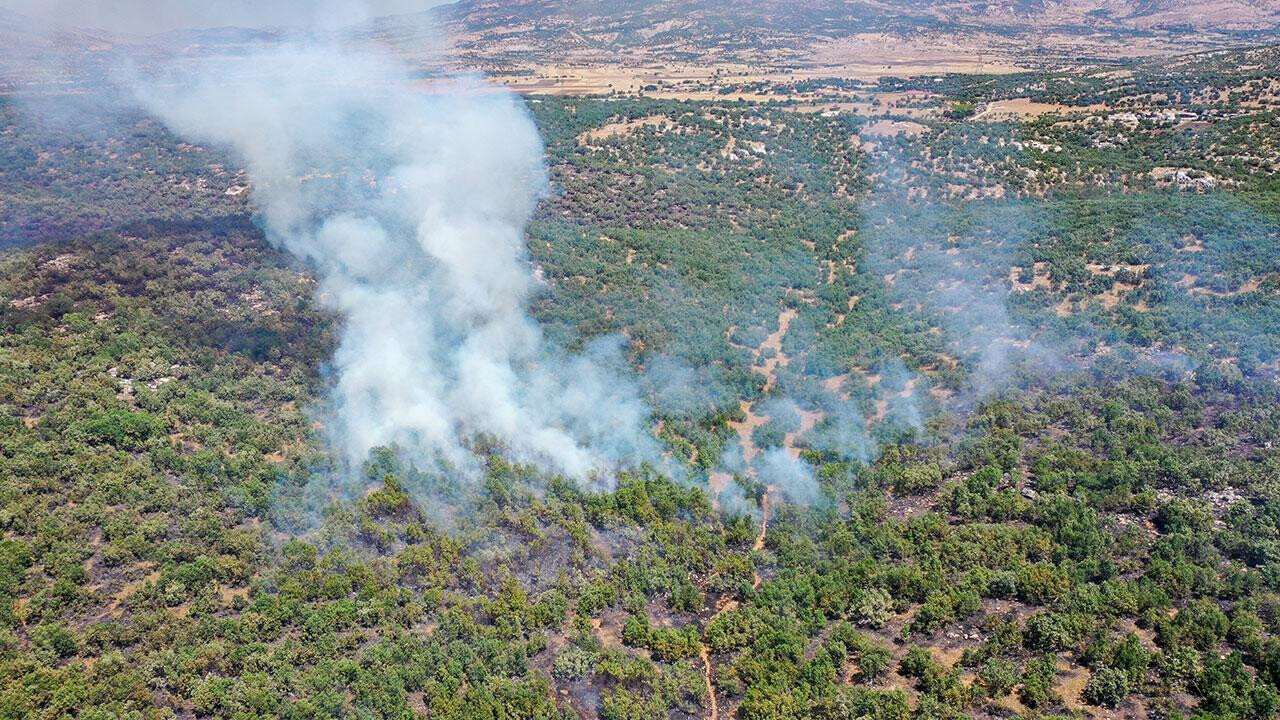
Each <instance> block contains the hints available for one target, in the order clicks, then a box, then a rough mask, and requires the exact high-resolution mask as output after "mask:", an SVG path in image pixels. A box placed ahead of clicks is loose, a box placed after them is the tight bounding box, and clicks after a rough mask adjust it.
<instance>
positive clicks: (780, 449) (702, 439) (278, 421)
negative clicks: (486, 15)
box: [0, 49, 1280, 720]
mask: <svg viewBox="0 0 1280 720" xmlns="http://www.w3.org/2000/svg"><path fill="white" fill-rule="evenodd" d="M1272 50H1273V49H1266V50H1250V51H1244V52H1242V54H1240V55H1230V56H1226V57H1224V56H1221V55H1211V56H1209V57H1204V58H1201V57H1195V56H1192V57H1189V58H1186V59H1182V60H1180V61H1179V62H1174V63H1164V64H1156V63H1146V64H1143V63H1139V64H1138V65H1137V66H1135V68H1134V69H1133V70H1132V72H1133V75H1132V76H1131V77H1130V78H1129V79H1128V80H1126V81H1125V82H1124V83H1122V84H1120V85H1117V86H1115V87H1111V86H1107V85H1106V82H1104V81H1103V80H1101V79H1098V78H1093V79H1092V80H1089V81H1088V82H1085V81H1084V80H1080V81H1079V82H1075V83H1065V82H1064V79H1066V75H1065V71H1063V72H1056V71H1045V72H1044V73H1043V74H1039V75H1033V76H1022V75H1012V76H1004V77H1000V78H985V77H982V76H967V77H953V78H948V79H947V80H946V82H943V83H934V82H931V83H930V84H929V85H928V92H929V93H930V96H929V98H928V99H926V100H925V101H923V102H924V103H926V104H927V103H934V104H936V105H937V107H939V108H944V109H946V111H940V112H938V113H937V114H936V115H935V116H933V117H930V118H920V117H918V116H915V115H913V116H910V117H909V118H908V116H905V115H904V116H902V117H898V118H897V119H898V120H901V121H906V120H908V119H909V120H910V121H911V122H913V123H916V124H919V125H920V126H921V127H922V128H923V130H922V131H920V132H918V133H907V132H900V133H896V134H886V133H884V132H881V131H878V130H877V128H876V127H875V125H876V123H877V120H876V119H874V118H871V117H868V116H866V115H865V114H858V113H851V112H836V113H826V112H801V111H798V110H797V108H796V107H794V106H789V105H787V104H785V103H769V104H753V103H746V102H738V101H717V100H696V101H695V100H687V101H686V100H657V99H647V98H627V99H622V98H617V97H555V96H543V97H536V98H532V97H531V98H526V99H525V100H524V102H525V103H526V105H527V107H528V110H529V112H530V113H531V114H532V116H533V118H534V120H535V122H536V123H537V126H538V129H539V130H540V132H541V133H542V137H543V140H544V142H545V144H546V164H547V167H548V171H549V175H550V183H551V190H550V192H549V193H548V195H547V197H546V198H545V199H544V200H543V201H542V203H541V205H540V206H539V207H538V209H537V211H536V213H535V216H534V219H533V221H532V223H531V224H530V226H529V228H528V230H527V236H526V245H527V250H528V254H529V261H530V264H531V271H532V272H535V273H536V274H537V275H538V276H539V277H540V278H542V279H543V288H542V290H541V291H540V292H538V293H537V294H536V295H535V296H534V298H533V301H532V303H531V307H530V311H531V312H532V314H533V315H534V317H536V318H537V320H538V323H539V326H540V327H541V328H542V329H543V331H545V332H546V334H547V335H548V337H549V338H551V339H553V340H554V341H555V342H556V343H559V344H561V345H563V346H565V347H567V348H569V349H571V350H572V349H578V348H582V347H584V346H585V345H586V344H588V343H589V342H590V341H591V340H593V339H596V338H599V337H602V336H619V337H621V338H622V339H623V344H624V348H625V353H626V357H627V360H628V362H629V365H630V367H631V368H632V369H633V370H634V371H635V374H636V377H637V378H639V382H641V383H642V385H643V387H644V388H645V392H646V393H647V398H648V400H649V401H650V404H651V406H652V410H653V417H652V418H651V420H652V429H653V432H654V434H655V436H656V437H657V438H658V439H659V440H660V442H661V443H662V447H663V449H664V451H665V452H666V453H667V456H668V458H670V459H671V460H672V463H671V467H672V468H674V471H671V472H667V471H664V470H663V469H662V468H656V467H653V466H648V465H642V466H639V467H632V468H625V469H620V470H619V471H618V472H617V474H616V477H615V478H613V479H612V482H611V483H610V486H609V487H608V488H607V489H598V488H589V487H583V486H581V485H580V484H578V483H575V482H574V481H573V480H572V479H570V478H566V477H560V476H555V475H552V474H549V473H547V472H545V471H541V470H539V469H538V468H536V467H533V466H530V465H524V464H521V463H518V462H514V461H512V460H511V459H510V457H509V456H508V455H506V454H504V448H503V447H502V446H501V444H500V443H498V442H494V441H491V440H489V439H486V438H477V439H476V442H475V446H474V451H475V453H476V456H477V457H478V458H480V460H481V461H482V467H483V472H482V473H481V475H482V476H481V477H467V476H461V475H460V476H457V477H453V476H449V475H447V474H441V473H439V472H434V471H430V470H428V469H424V468H419V467H416V466H415V465H414V464H413V463H411V462H408V461H406V459H405V458H404V457H403V456H402V455H401V454H399V453H397V452H396V449H395V448H380V449H378V450H375V451H374V452H373V453H371V454H370V456H369V457H368V458H367V460H366V461H365V462H364V463H363V465H362V466H361V467H359V468H356V469H355V470H354V472H347V471H345V470H343V469H342V468H341V467H340V460H339V459H338V458H336V457H335V456H334V453H333V452H332V450H331V448H329V446H328V444H327V442H326V433H325V427H324V414H323V407H324V401H325V397H326V392H327V388H328V387H329V383H330V382H331V373H332V369H331V367H330V366H329V359H330V358H331V357H332V355H333V351H334V347H335V344H336V342H337V341H336V336H337V334H338V332H339V329H340V325H341V322H342V320H341V318H339V317H336V316H335V315H334V314H333V313H332V312H331V311H329V310H327V309H326V308H325V306H324V305H323V304H322V303H321V302H319V301H318V299H317V297H316V273H315V271H314V268H312V267H309V266H308V265H307V263H306V262H305V261H302V260H299V259H297V258H294V257H291V256H289V255H287V254H286V253H284V252H283V251H282V250H280V249H279V248H277V247H274V246H273V245H272V244H271V243H270V242H269V241H268V239H267V238H266V236H265V235H264V233H263V231H262V227H261V224H260V222H259V221H258V218H257V217H256V216H255V209H254V206H253V204H252V192H251V191H250V190H249V187H248V186H249V182H248V180H247V179H246V176H245V174H244V172H243V171H242V170H240V169H237V168H236V165H235V162H234V160H233V159H232V158H231V157H230V156H228V155H227V154H226V153H224V152H223V151H222V150H219V149H218V148H214V147H201V146H197V145H193V144H189V143H187V142H184V141H182V140H180V139H179V138H177V137H175V136H173V135H172V134H170V133H169V132H168V131H167V130H165V129H164V127H163V126H162V125H160V124H159V123H157V122H156V121H154V120H151V119H148V118H146V117H145V116H142V115H129V114H127V113H122V114H120V115H118V116H115V117H113V118H111V120H110V122H105V123H103V124H102V126H100V127H97V128H94V129H92V130H86V129H84V128H82V127H78V126H75V125H74V124H66V123H58V122H42V121H39V120H38V119H35V118H37V116H38V115H39V113H33V112H32V107H39V105H38V102H39V101H33V102H36V103H37V104H36V105H34V106H33V105H32V104H29V103H25V102H18V101H15V100H12V99H4V100H0V135H2V136H3V138H4V141H3V142H0V153H3V155H2V156H0V245H2V246H5V247H6V248H7V249H6V250H4V251H3V254H0V426H2V430H0V528H2V529H3V539H2V540H0V717H3V718H63V717H77V718H91V719H103V720H105V719H107V718H137V719H142V718H188V717H199V718H234V719H237V720H241V719H248V718H266V717H279V718H298V719H301V718H335V717H349V718H404V719H409V718H419V717H427V718H460V719H463V718H465V719H467V720H471V719H473V718H494V719H495V720H496V719H500V718H511V719H515V718H557V719H561V718H565V719H567V718H577V717H599V718H604V719H605V720H641V719H645V720H648V719H651V718H655V717H670V718H677V719H679V718H706V717H712V718H713V719H718V718H727V717H738V718H742V719H743V720H764V719H783V718H797V719H798V718H820V719H823V720H828V719H829V720H837V719H846V720H853V719H855V718H871V719H874V720H906V719H907V718H922V719H923V718H960V717H980V718H1011V717H1022V718H1048V717H1119V716H1124V717H1135V718H1146V717H1152V718H1162V719H1169V720H1172V719H1174V718H1196V719H1199V720H1210V719H1213V720H1217V719H1221V720H1229V719H1231V720H1252V719H1262V718H1271V717H1275V716H1276V714H1277V712H1280V689H1278V688H1280V484H1278V482H1277V481H1278V479H1280V448H1278V447H1277V444H1278V443H1280V386H1278V385H1277V378H1278V377H1280V255H1278V254H1277V253H1276V252H1275V248H1276V247H1277V243H1278V242H1280V224H1278V223H1280V202H1278V201H1277V197H1278V196H1277V194H1276V193H1277V184H1276V183H1277V180H1276V177H1277V175H1276V173H1277V170H1278V169H1280V156H1278V155H1277V152H1280V149H1278V148H1280V144H1278V143H1280V137H1278V132H1280V119H1278V117H1277V115H1276V109H1275V102H1274V100H1272V101H1268V102H1263V101H1262V99H1265V98H1263V96H1264V95H1265V92H1263V90H1262V89H1260V88H1265V87H1270V86H1268V85H1266V84H1265V81H1267V80H1268V75H1269V73H1268V71H1264V70H1259V69H1257V67H1256V66H1257V65H1258V64H1259V63H1261V62H1262V61H1259V60H1258V59H1257V57H1255V56H1256V55H1257V54H1259V53H1263V52H1272ZM1268 57H1270V55H1268ZM1265 67H1270V66H1265ZM1240 68H1245V69H1240ZM1271 74H1273V73H1271ZM1259 80H1262V81H1264V82H1263V84H1262V85H1259V84H1258V81H1259ZM915 82H916V81H913V80H911V79H904V80H901V81H898V80H892V81H890V80H886V81H884V83H883V85H884V87H882V88H879V89H878V90H877V91H883V92H891V93H898V92H902V91H905V90H910V89H913V88H915V87H916V85H913V83H915ZM921 82H922V81H921ZM1215 84H1216V85H1217V86H1221V87H1224V88H1228V87H1229V88H1244V89H1243V90H1236V91H1233V92H1231V93H1227V94H1220V93H1213V97H1212V99H1211V100H1210V99H1209V95H1208V94H1207V93H1208V92H1209V91H1208V90H1205V88H1206V87H1210V86H1213V85H1215ZM1029 88H1040V89H1033V90H1028V89H1029ZM1066 88H1069V91H1068V89H1066ZM1250 88H1252V90H1250ZM1210 89H1212V88H1210ZM859 91H860V92H861V91H862V90H859ZM866 91H868V92H870V91H871V90H869V89H867V90H866ZM1153 93H1156V94H1161V95H1162V97H1161V98H1160V101H1159V102H1157V101H1155V100H1153V99H1152V94H1153ZM1250 93H1253V94H1252V95H1250ZM1028 95H1031V96H1034V97H1035V98H1037V99H1038V100H1042V101H1046V102H1056V103H1064V104H1069V105H1072V106H1078V108H1077V109H1076V110H1064V111H1060V112H1054V113H1049V114H1044V115H1041V116H1037V117H1029V118H1023V119H1007V118H997V117H992V116H989V115H984V114H983V113H982V112H981V110H980V108H982V107H983V106H984V105H986V104H989V103H993V102H996V101H998V100H1001V99H1008V98H1018V97H1027V96H1028ZM1267 97H1272V98H1273V97H1274V96H1267ZM970 103H971V104H972V107H968V106H967V104H970ZM1092 103H1108V104H1113V106H1109V107H1106V108H1099V109H1092V110H1085V109H1079V108H1083V107H1085V106H1088V105H1090V104H1092ZM957 107H959V108H961V109H964V110H965V111H964V112H950V111H951V110H955V109H956V108H957ZM970 110H972V112H970ZM1125 113H1128V114H1127V115H1126V114H1125ZM1166 113H1171V114H1166ZM889 117H890V118H894V117H897V116H894V115H892V114H890V115H889ZM1206 178H1208V180H1206ZM677 376H678V377H680V378H682V379H683V382H681V383H671V382H666V380H669V379H670V378H671V377H677ZM672 388H678V389H679V392H676V391H673V390H672ZM771 453H779V454H780V456H791V457H794V459H795V460H796V462H797V463H799V464H800V465H801V466H802V467H803V468H804V469H805V474H806V477H807V478H808V480H807V481H806V482H807V483H808V484H805V483H800V482H797V483H795V484H788V482H786V481H784V479H783V478H782V475H778V476H776V477H775V476H770V475H767V474H766V473H765V471H764V467H765V466H764V465H763V464H752V463H750V462H744V461H743V458H742V457H740V456H741V455H744V454H745V455H750V456H755V457H758V458H767V457H770V456H771ZM735 455H736V456H739V457H738V458H737V461H734V460H733V458H734V457H735Z"/></svg>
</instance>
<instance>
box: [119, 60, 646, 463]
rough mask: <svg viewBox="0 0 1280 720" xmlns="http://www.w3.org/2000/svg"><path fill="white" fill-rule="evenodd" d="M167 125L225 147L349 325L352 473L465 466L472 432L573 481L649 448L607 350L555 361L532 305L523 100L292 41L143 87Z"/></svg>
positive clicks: (561, 355)
mask: <svg viewBox="0 0 1280 720" xmlns="http://www.w3.org/2000/svg"><path fill="white" fill-rule="evenodd" d="M139 97H140V98H141V99H142V101H143V102H144V104H145V105H146V106H147V107H148V108H149V109H150V110H151V111H152V112H153V113H154V114H156V115H157V116H158V117H160V118H161V119H162V120H163V121H164V122H165V123H167V124H168V125H169V126H170V127H171V128H172V129H173V130H175V131H176V132H177V133H179V134H180V135H183V136H186V137H188V138H192V139H195V140H197V141H200V142H209V143H216V144H219V145H225V146H227V147H229V148H230V149H232V150H233V151H234V152H235V153H236V154H237V155H238V156H239V157H240V159H242V160H243V162H244V164H245V166H246V168H247V170H248V172H249V174H250V178H251V179H252V182H253V192H254V197H255V201H256V203H257V205H258V206H259V207H260V209H261V212H262V215H263V220H264V223H265V228H266V232H267V235H268V237H269V238H270V240H271V241H272V242H273V243H276V244H278V245H279V246H281V247H283V248H285V249H287V250H289V251H290V252H292V253H294V254H296V255H298V256H300V257H303V258H306V259H307V260H309V261H310V262H311V263H312V264H313V265H314V267H315V268H316V271H317V273H318V275H319V277H320V297H321V299H322V301H323V302H324V303H325V304H327V305H328V306H330V307H332V308H334V309H335V310H336V311H338V312H339V313H340V314H341V316H342V318H343V329H342V333H341V341H340V346H339V347H338V349H337V352H336V356H335V357H334V366H335V368H336V371H337V373H336V375H337V377H336V383H335V387H334V388H333V397H332V405H333V409H334V411H335V413H334V417H333V418H332V420H331V421H330V422H329V423H328V425H329V430H330V431H331V433H332V436H333V439H334V442H335V444H336V447H337V448H338V449H339V450H340V452H341V453H342V454H343V455H344V456H345V458H346V460H347V461H349V462H350V463H352V465H353V466H354V465H356V464H358V463H359V462H360V461H362V460H363V459H364V458H365V456H366V455H367V453H368V451H369V450H370V449H371V448H374V447H379V446H396V447H398V448H400V449H401V450H402V451H405V452H406V453H408V454H409V455H410V456H411V457H413V458H415V459H416V460H420V461H425V462H432V463H442V464H444V465H447V466H453V467H466V466H468V465H471V464H473V463H474V457H473V455H472V454H471V453H470V451H469V450H468V449H467V445H468V441H469V440H470V439H472V438H474V437H477V436H484V437H487V438H494V439H497V440H498V441H499V442H500V444H501V445H502V446H503V447H504V448H505V450H506V451H507V452H509V453H510V454H511V455H512V456H513V457H514V458H515V459H518V460H521V461H524V462H532V463H536V464H538V465H539V466H541V467H543V468H545V469H547V470H549V471H554V472H560V473H564V474H567V475H570V476H573V477H576V478H579V479H586V478H590V477H593V476H596V475H597V474H598V471H601V470H607V469H608V468H610V467H613V466H615V465H617V464H629V463H634V462H637V461H639V460H643V459H650V458H654V457H657V456H658V454H659V453H657V452H656V447H654V441H653V439H652V437H651V436H650V435H649V433H647V432H644V431H643V430H642V428H643V427H644V424H645V422H646V420H647V419H648V417H649V410H648V408H647V406H646V405H645V403H644V402H643V401H642V400H641V399H640V397H639V394H638V393H637V392H636V390H635V385H634V383H633V382H631V381H630V379H629V377H628V376H627V369H626V367H625V363H623V362H622V361H621V360H620V359H619V358H620V353H619V352H618V347H617V346H616V344H613V345H611V344H610V343H608V342H598V343H596V344H594V345H592V346H590V347H589V349H588V351H587V352H585V353H581V354H569V353H567V352H565V351H562V350H560V349H557V348H555V347H552V346H550V344H549V343H548V342H546V341H544V339H543V337H542V334H541V332H540V330H539V328H538V326H537V324H536V323H534V322H533V321H532V319H531V318H530V317H529V315H528V313H527V305H528V300H529V296H530V293H531V292H532V291H533V290H534V283H533V280H532V276H531V273H530V267H529V263H528V259H527V256H526V250H525V244H524V226H525V223H526V221H527V219H528V218H529V216H530V214H531V212H532V211H533V209H534V206H535V204H536V203H537V201H538V199H539V197H540V194H541V193H542V192H543V189H544V187H545V183H546V179H545V172H544V168H543V164H542V146H541V141H540V139H539V136H538V133H537V130H536V128H535V127H534V125H533V122H532V120H531V119H530V117H529V116H528V114H527V112H526V111H525V109H524V107H523V106H522V105H521V104H520V103H519V102H518V101H517V100H516V99H514V98H513V97H512V96H511V95H509V94H506V93H503V92H500V91H498V90H497V89H494V88H492V87H489V86H487V85H485V84H484V83H483V82H481V81H479V80H475V79H459V80H453V81H450V82H449V83H448V84H447V86H436V88H435V89H434V90H432V91H426V90H423V89H421V88H417V87H414V86H413V84H412V82H411V79H410V77H409V75H408V73H407V72H406V71H405V69H404V68H403V67H401V66H400V65H399V64H398V63H396V62H394V61H392V60H390V59H387V58H379V57H376V56H371V55H370V54H368V53H367V52H366V53H361V54H356V53H353V52H350V51H347V50H344V49H343V48H341V47H334V46H316V45H314V44H312V45H293V46H286V47H280V48H273V49H269V50H267V51H263V52H255V53H251V54H249V55H247V56H241V57H236V58H230V59H227V58H224V59H221V60H217V61H209V62H208V63H205V64H203V65H201V66H200V67H199V68H198V69H197V70H196V71H194V72H193V71H192V70H191V69H190V68H186V69H184V70H182V71H181V72H180V74H176V75H174V76H171V77H160V78H152V79H151V80H148V81H145V82H143V83H140V90H139Z"/></svg>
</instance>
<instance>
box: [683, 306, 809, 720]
mask: <svg viewBox="0 0 1280 720" xmlns="http://www.w3.org/2000/svg"><path fill="white" fill-rule="evenodd" d="M795 316H796V311H795V310H794V309H792V308H787V309H785V310H783V311H782V312H781V313H779V314H778V329H777V330H776V331H775V332H773V333H772V334H771V335H769V336H768V337H767V338H765V339H764V342H762V343H760V347H758V348H756V349H755V350H753V351H752V354H753V355H754V363H753V365H752V370H754V371H755V372H757V373H759V374H761V375H763V376H764V378H765V385H764V392H765V394H768V393H769V391H771V390H772V389H773V388H774V386H775V385H776V384H777V382H778V368H779V367H786V366H787V364H788V363H789V362H790V358H788V357H787V355H786V353H784V352H783V351H782V339H783V338H784V337H785V336H786V334H787V330H789V329H790V328H791V321H792V320H793V319H795ZM767 351H772V352H771V354H770V356H769V357H767V358H766V357H763V356H764V354H765V352H767ZM762 358H763V359H762ZM739 407H740V408H741V410H742V414H743V416H744V417H743V419H742V420H741V421H738V422H732V423H729V427H731V428H733V430H734V432H735V433H737V435H738V444H739V445H740V446H741V447H742V459H743V461H744V462H745V463H746V466H747V474H748V475H750V476H751V478H752V479H753V480H755V479H756V473H755V469H754V467H752V462H753V461H754V460H755V459H756V456H757V455H759V454H760V448H758V447H756V445H755V442H754V441H753V440H752V434H753V433H754V432H755V430H756V428H758V427H760V426H761V425H764V424H765V423H767V422H769V416H767V415H761V414H759V413H757V412H756V410H755V408H754V407H753V405H752V404H751V403H748V402H747V401H745V400H743V401H741V402H740V404H739ZM821 419H822V413H820V412H816V411H814V412H802V413H801V416H800V420H801V422H800V429H799V430H797V431H796V432H790V433H787V434H786V437H785V439H784V440H783V446H784V448H785V449H786V451H787V453H789V454H790V455H791V456H792V457H799V456H800V451H799V450H798V449H797V448H796V446H795V440H796V438H797V437H799V436H800V435H803V434H804V433H806V432H808V431H809V429H810V428H812V427H813V426H814V425H816V424H817V423H818V422H819V421H820V420H821ZM732 479H733V478H732V476H730V475H729V474H728V473H713V474H712V475H711V487H712V489H713V490H714V491H715V493H716V495H717V497H718V496H719V494H720V493H721V492H723V491H724V489H725V488H726V487H728V485H729V483H730V482H731V481H732ZM776 491H777V488H774V487H771V486H765V489H764V494H763V495H762V496H761V498H760V533H759V534H758V535H756V539H755V542H753V543H752V544H751V550H752V552H760V551H761V550H764V545H765V541H767V540H768V539H769V511H770V505H771V501H770V495H771V494H772V493H774V492H776ZM718 502H719V501H718V500H717V504H718ZM763 582H764V578H762V577H760V572H759V571H752V577H751V587H752V589H755V590H759V589H760V584H761V583H763ZM738 605H739V603H738V601H737V600H736V599H734V598H722V599H721V601H720V602H718V603H717V604H716V613H715V615H713V616H711V619H712V620H714V619H715V618H717V617H719V616H720V615H723V614H724V613H726V612H729V611H731V610H734V609H736V608H737V607H738ZM698 656H699V657H700V658H702V678H703V682H705V683H706V687H707V699H708V700H709V704H710V711H711V712H710V715H709V718H710V720H719V718H720V709H719V704H718V702H717V701H716V689H715V683H714V682H713V681H712V679H711V676H712V673H713V671H714V668H713V667H712V664H711V649H710V648H709V647H707V646H706V645H705V644H704V645H703V646H702V648H701V649H700V650H699V651H698Z"/></svg>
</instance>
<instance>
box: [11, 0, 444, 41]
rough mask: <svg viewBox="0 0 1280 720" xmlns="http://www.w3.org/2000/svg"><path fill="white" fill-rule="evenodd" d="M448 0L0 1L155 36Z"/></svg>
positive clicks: (331, 18)
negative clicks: (198, 29) (186, 30)
mask: <svg viewBox="0 0 1280 720" xmlns="http://www.w3.org/2000/svg"><path fill="white" fill-rule="evenodd" d="M446 2H447V0H0V7H2V8H5V9H9V10H16V11H17V12H20V13H23V14H25V15H30V16H33V17H37V18H41V19H44V20H50V21H53V22H57V23H60V24H66V25H73V26H78V27H92V28H103V29H107V30H115V31H120V32H132V33H142V34H147V33H157V32H164V31H166V30H173V29H175V28H211V27H225V26H231V25H234V26H240V27H275V26H290V25H295V26H296V25H302V26H309V27H322V28H335V27H342V26H345V25H351V24H355V23H358V22H361V21H363V20H368V19H370V18H374V17H379V16H382V15H396V14H401V13H411V12H419V11H422V10H426V9H428V8H430V7H433V6H436V5H443V4H445V3H446Z"/></svg>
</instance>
